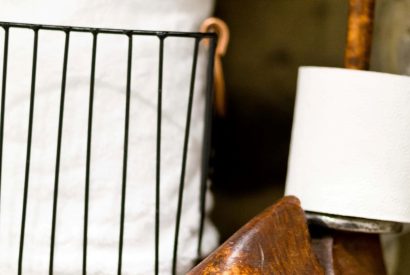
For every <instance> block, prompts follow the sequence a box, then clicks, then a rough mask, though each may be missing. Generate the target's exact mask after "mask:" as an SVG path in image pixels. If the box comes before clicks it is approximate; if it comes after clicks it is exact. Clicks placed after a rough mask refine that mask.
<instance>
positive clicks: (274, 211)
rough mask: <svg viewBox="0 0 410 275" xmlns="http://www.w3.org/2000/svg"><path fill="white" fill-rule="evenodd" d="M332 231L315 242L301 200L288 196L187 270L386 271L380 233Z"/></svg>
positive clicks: (195, 273)
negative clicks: (325, 243)
mask: <svg viewBox="0 0 410 275" xmlns="http://www.w3.org/2000/svg"><path fill="white" fill-rule="evenodd" d="M328 234H329V235H327V236H326V238H325V239H326V241H325V242H327V243H328V245H324V246H323V245H321V244H323V243H324V241H323V240H324V239H315V240H314V241H313V242H312V240H311V237H310V234H309V230H308V226H307V221H306V218H305V215H304V211H303V210H302V208H301V207H300V203H299V200H298V199H297V198H295V197H292V196H288V197H284V198H283V199H281V200H280V201H279V202H277V203H276V204H274V205H273V206H271V207H269V208H267V209H266V210H265V211H263V212H262V213H261V214H259V215H258V216H256V217H255V218H253V219H252V220H251V221H250V222H248V223H247V224H246V225H245V226H243V227H242V228H241V229H240V230H239V231H237V232H236V233H235V234H234V235H233V236H232V237H231V238H229V239H228V240H227V241H226V242H225V243H224V244H222V245H221V246H220V247H219V248H218V249H216V250H215V251H214V252H213V253H212V254H211V255H209V256H208V257H207V258H206V259H205V260H203V261H202V262H201V263H200V264H199V265H197V266H196V267H195V268H194V269H192V270H191V271H190V272H189V273H188V274H189V275H199V274H201V275H202V274H205V275H210V274H244V275H245V274H309V275H315V274H335V275H338V274H347V275H353V274H358V275H359V274H360V275H366V274H374V275H385V274H386V272H385V268H384V263H383V257H382V253H381V252H382V250H381V246H380V241H379V236H378V235H375V234H364V233H344V232H336V231H329V232H328ZM329 240H330V242H329ZM312 244H313V245H312ZM318 244H319V245H318ZM329 244H330V245H329ZM318 247H319V249H318ZM320 247H322V249H321V248H320ZM326 247H327V249H326ZM323 248H324V249H323ZM315 253H316V254H315ZM318 259H320V261H319V260H318Z"/></svg>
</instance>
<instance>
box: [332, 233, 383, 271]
mask: <svg viewBox="0 0 410 275" xmlns="http://www.w3.org/2000/svg"><path fill="white" fill-rule="evenodd" d="M332 235H333V264H334V269H335V272H334V273H335V275H339V274H340V275H356V274H357V275H359V274H360V275H385V274H386V268H385V266H384V261H383V255H382V248H381V245H380V237H379V235H378V234H366V233H352V232H340V231H339V232H336V231H335V232H333V233H332Z"/></svg>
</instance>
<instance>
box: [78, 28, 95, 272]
mask: <svg viewBox="0 0 410 275" xmlns="http://www.w3.org/2000/svg"><path fill="white" fill-rule="evenodd" d="M97 34H98V33H97V32H93V33H92V35H93V48H92V58H91V76H90V98H89V107H88V129H87V156H86V167H85V169H86V170H85V194H84V232H83V272H82V274H83V275H85V274H87V238H88V201H89V196H90V194H89V191H90V164H91V137H92V126H93V107H94V82H95V61H96V53H97Z"/></svg>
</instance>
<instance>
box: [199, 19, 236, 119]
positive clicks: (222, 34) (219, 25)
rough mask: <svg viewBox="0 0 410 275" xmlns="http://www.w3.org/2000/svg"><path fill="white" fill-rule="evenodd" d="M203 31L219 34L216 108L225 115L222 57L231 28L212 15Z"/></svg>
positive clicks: (204, 24) (216, 51) (202, 28)
mask: <svg viewBox="0 0 410 275" xmlns="http://www.w3.org/2000/svg"><path fill="white" fill-rule="evenodd" d="M200 31H201V32H215V33H217V34H218V44H217V45H216V50H215V68H214V85H215V109H216V113H217V114H218V115H219V116H222V117H223V116H225V113H226V96H225V79H224V73H223V68H222V57H223V56H225V53H226V50H227V48H228V44H229V28H228V25H227V24H226V23H225V22H224V21H223V20H221V19H219V18H216V17H210V18H207V19H205V21H204V22H203V23H202V25H201V27H200Z"/></svg>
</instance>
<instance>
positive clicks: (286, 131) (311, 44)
mask: <svg viewBox="0 0 410 275" xmlns="http://www.w3.org/2000/svg"><path fill="white" fill-rule="evenodd" d="M216 16H218V17H220V18H222V19H224V20H225V21H226V22H227V24H228V25H229V27H230V29H231V43H230V46H229V49H228V53H227V56H226V57H225V58H224V60H223V62H224V69H225V77H226V84H227V98H228V114H227V116H226V118H225V119H216V120H215V122H214V148H215V155H214V159H213V164H214V165H213V167H214V173H213V180H214V181H213V189H214V193H215V200H216V201H215V211H214V214H213V219H214V222H215V223H216V224H217V226H218V227H219V229H220V232H221V238H222V239H225V238H226V237H228V236H230V235H231V234H232V233H233V232H234V231H236V230H237V229H238V228H239V227H240V226H241V225H243V224H244V223H245V222H246V221H247V220H249V219H250V218H251V217H253V216H254V215H255V214H257V213H258V212H260V211H261V210H262V209H263V208H265V207H267V206H268V205H270V204H272V203H273V202H274V201H275V200H276V199H277V198H279V197H281V196H282V195H283V188H284V182H285V177H286V166H287V156H288V150H289V142H290V133H291V125H292V113H293V104H294V97H295V90H296V80H297V70H298V67H299V66H301V65H318V66H336V67H340V66H342V65H343V50H344V43H345V35H346V30H345V26H346V20H347V3H346V2H345V1H328V0H318V1H285V0H282V1H279V0H277V1H272V0H258V1H249V0H220V1H218V3H217V5H216Z"/></svg>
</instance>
